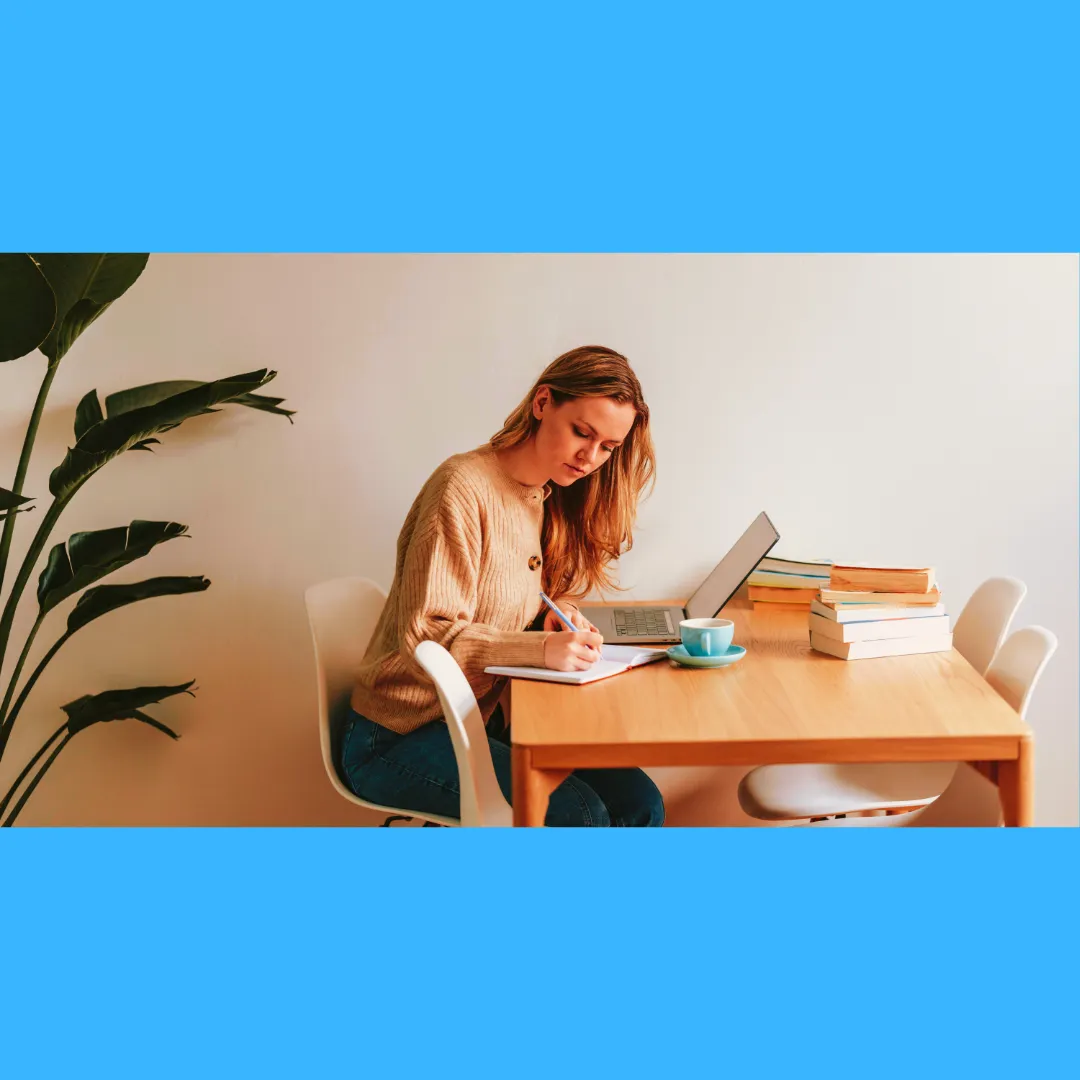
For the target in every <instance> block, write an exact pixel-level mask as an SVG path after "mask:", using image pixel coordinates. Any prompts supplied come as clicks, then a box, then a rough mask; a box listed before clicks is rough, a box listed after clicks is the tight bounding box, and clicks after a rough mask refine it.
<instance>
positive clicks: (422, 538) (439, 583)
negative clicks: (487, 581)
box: [399, 479, 550, 679]
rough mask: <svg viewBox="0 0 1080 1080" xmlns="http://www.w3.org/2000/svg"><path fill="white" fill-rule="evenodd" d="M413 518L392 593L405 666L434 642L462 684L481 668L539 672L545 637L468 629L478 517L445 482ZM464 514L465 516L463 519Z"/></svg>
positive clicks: (475, 586)
mask: <svg viewBox="0 0 1080 1080" xmlns="http://www.w3.org/2000/svg"><path fill="white" fill-rule="evenodd" d="M433 496H434V497H433V498H432V500H431V501H430V502H429V503H428V504H427V505H426V506H425V507H424V508H423V509H422V510H421V512H420V514H419V515H418V518H417V521H416V524H415V527H414V529H413V534H412V537H411V539H410V542H409V547H408V550H407V552H406V554H405V559H404V564H403V566H402V573H401V579H400V582H399V589H400V594H401V608H400V610H401V615H402V627H401V630H402V652H403V653H404V654H405V658H406V660H407V662H408V663H410V664H411V663H413V660H412V655H413V652H414V650H415V649H416V646H417V645H418V644H419V643H420V642H421V641H437V642H438V643H439V644H440V645H442V646H443V647H444V648H446V649H448V650H449V652H450V654H451V655H452V656H453V657H454V659H455V660H456V661H457V662H458V664H459V666H460V667H461V669H462V670H463V671H464V672H465V674H466V676H467V677H468V678H470V679H474V678H475V679H480V678H482V676H483V671H484V668H485V667H489V666H492V665H495V664H500V665H508V666H516V665H520V666H528V667H543V666H544V641H545V640H546V639H547V638H548V637H549V636H550V632H548V631H539V632H537V631H525V630H501V629H499V628H498V627H495V626H491V625H488V624H485V623H478V622H476V621H475V616H476V608H477V596H478V592H479V586H480V581H479V572H480V561H481V531H480V522H479V515H478V514H477V513H476V512H475V508H474V506H471V505H470V503H471V500H470V498H469V494H468V493H467V492H464V491H461V490H459V489H458V488H456V487H455V486H454V484H453V481H452V479H451V480H450V481H449V482H448V483H447V485H446V487H445V488H444V489H443V490H441V491H439V492H434V493H433ZM470 510H472V511H473V512H470Z"/></svg>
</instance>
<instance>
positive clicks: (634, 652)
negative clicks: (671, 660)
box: [484, 645, 667, 686]
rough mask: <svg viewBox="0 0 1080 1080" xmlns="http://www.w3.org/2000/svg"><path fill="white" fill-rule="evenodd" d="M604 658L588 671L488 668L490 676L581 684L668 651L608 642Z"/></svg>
mask: <svg viewBox="0 0 1080 1080" xmlns="http://www.w3.org/2000/svg"><path fill="white" fill-rule="evenodd" d="M600 651H601V653H602V657H603V658H602V659H600V660H597V661H596V663H595V664H593V666H592V667H591V668H589V669H588V670H587V671H552V670H551V669H550V668H540V667H489V668H484V670H485V671H486V672H487V673H488V674H489V675H509V676H510V678H512V679H540V680H542V681H543V682H558V683H571V684H572V685H574V686H581V685H583V684H584V683H591V682H596V681H597V679H607V678H610V677H611V676H612V675H620V674H621V673H622V672H624V671H629V670H630V669H631V668H635V667H641V665H642V664H651V663H652V662H653V661H654V660H662V659H663V658H664V657H665V656H666V655H667V652H666V650H664V649H638V648H635V647H634V646H633V645H604V646H602V647H601V650H600Z"/></svg>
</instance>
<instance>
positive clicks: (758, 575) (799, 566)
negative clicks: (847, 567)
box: [746, 558, 832, 611]
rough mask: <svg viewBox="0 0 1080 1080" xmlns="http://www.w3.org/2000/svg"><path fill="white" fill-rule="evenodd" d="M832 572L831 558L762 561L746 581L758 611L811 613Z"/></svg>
mask: <svg viewBox="0 0 1080 1080" xmlns="http://www.w3.org/2000/svg"><path fill="white" fill-rule="evenodd" d="M831 571H832V562H831V560H829V559H812V560H810V561H809V562H799V561H797V560H794V559H768V558H766V559H762V560H761V562H759V563H758V565H757V568H756V569H755V570H754V572H753V573H752V574H751V575H750V576H749V577H748V578H747V579H746V583H747V585H748V586H749V587H750V602H751V603H752V604H753V605H754V610H755V611H762V610H764V611H809V610H810V602H811V601H812V600H816V599H817V595H818V591H819V590H820V589H822V588H825V587H827V586H828V585H829V574H830V572H831Z"/></svg>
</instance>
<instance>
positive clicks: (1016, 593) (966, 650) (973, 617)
mask: <svg viewBox="0 0 1080 1080" xmlns="http://www.w3.org/2000/svg"><path fill="white" fill-rule="evenodd" d="M1026 595H1027V586H1026V585H1025V584H1024V583H1023V582H1022V581H1020V580H1018V579H1017V578H1011V577H993V578H987V579H986V581H984V582H983V583H982V584H981V585H980V586H979V587H978V588H977V589H976V590H975V591H974V592H973V593H972V594H971V598H970V599H969V600H968V602H967V603H966V604H965V605H964V610H963V611H961V612H960V615H959V616H958V618H957V620H956V625H955V626H954V627H953V646H954V647H955V649H956V651H957V652H958V653H959V654H960V655H961V656H962V657H963V658H964V659H965V660H966V661H967V662H968V663H969V664H970V665H971V666H972V667H973V668H974V669H975V670H976V671H977V672H978V673H979V674H980V675H985V674H986V672H987V670H988V669H989V667H990V662H991V661H992V660H993V659H994V655H995V654H996V653H997V651H998V649H999V648H1000V647H1001V643H1002V642H1003V641H1004V640H1005V635H1006V634H1008V632H1009V626H1010V624H1011V623H1012V621H1013V616H1014V615H1015V614H1016V609H1017V608H1018V607H1019V606H1020V602H1021V601H1022V600H1023V599H1024V597H1025V596H1026Z"/></svg>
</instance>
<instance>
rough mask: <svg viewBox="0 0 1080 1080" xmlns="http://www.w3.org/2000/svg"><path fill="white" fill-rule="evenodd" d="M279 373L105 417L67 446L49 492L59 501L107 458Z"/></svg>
mask: <svg viewBox="0 0 1080 1080" xmlns="http://www.w3.org/2000/svg"><path fill="white" fill-rule="evenodd" d="M275 375H277V372H276V371H267V370H266V369H265V368H263V369H262V370H260V371H252V372H247V373H246V374H242V375H233V376H231V377H229V378H227V379H217V380H216V381H214V382H209V383H203V384H202V385H200V386H197V387H194V388H192V389H190V390H184V391H182V392H181V393H179V394H173V395H171V396H169V397H165V398H163V399H162V400H160V401H157V402H155V403H154V404H152V405H146V406H143V407H141V408H136V409H132V410H131V411H130V412H123V413H120V414H118V415H116V416H108V417H106V419H104V420H102V421H101V422H100V423H97V424H94V426H93V427H91V428H88V429H87V430H86V431H85V432H84V433H83V435H82V437H81V438H80V439H78V440H77V441H76V443H75V445H74V446H73V447H72V448H71V449H70V450H68V452H67V456H66V457H65V458H64V460H63V461H62V462H61V463H60V464H59V465H58V466H57V467H56V468H55V469H53V471H52V475H51V476H50V477H49V490H50V491H51V492H52V493H53V495H55V496H56V497H57V499H62V498H66V497H67V496H69V495H71V494H72V493H73V492H74V491H75V489H76V488H77V487H78V486H79V485H80V484H82V483H84V482H85V481H86V480H88V479H89V478H90V477H91V476H93V475H94V473H95V472H97V470H98V469H100V468H101V467H102V466H103V465H104V464H106V462H108V461H111V460H112V459H113V458H114V457H117V456H118V455H120V454H122V453H124V451H125V450H131V449H134V447H135V446H136V445H138V444H140V443H145V441H146V440H147V439H149V437H150V436H152V435H156V434H158V433H160V432H162V431H168V430H169V429H170V428H174V427H177V426H179V425H180V424H182V423H183V422H184V421H185V420H189V419H191V417H193V416H198V415H199V414H200V413H203V412H205V411H206V410H207V409H209V408H210V406H212V405H221V404H226V403H228V402H231V401H233V400H234V399H235V398H239V397H243V396H244V395H245V394H250V393H251V392H252V390H255V389H257V388H258V387H260V386H262V385H264V384H265V383H268V382H269V381H270V380H271V379H273V378H274V376H275Z"/></svg>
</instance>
